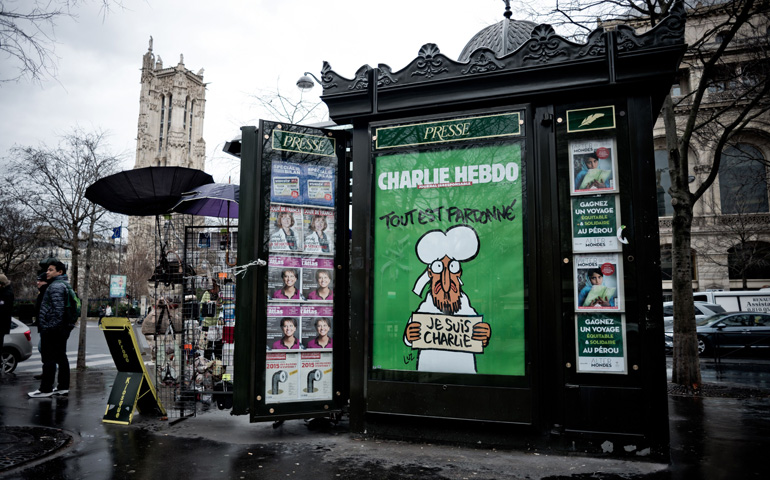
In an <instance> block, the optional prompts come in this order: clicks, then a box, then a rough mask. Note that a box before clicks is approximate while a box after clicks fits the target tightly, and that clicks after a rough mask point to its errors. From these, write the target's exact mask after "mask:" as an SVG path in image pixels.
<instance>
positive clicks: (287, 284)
mask: <svg viewBox="0 0 770 480" xmlns="http://www.w3.org/2000/svg"><path fill="white" fill-rule="evenodd" d="M301 260H302V259H300V258H299V257H287V256H282V255H270V257H268V260H267V289H268V299H269V300H276V301H286V302H291V301H302V300H305V297H304V296H303V295H302V284H301V278H302V277H301V275H302V268H301V264H302V263H301Z"/></svg>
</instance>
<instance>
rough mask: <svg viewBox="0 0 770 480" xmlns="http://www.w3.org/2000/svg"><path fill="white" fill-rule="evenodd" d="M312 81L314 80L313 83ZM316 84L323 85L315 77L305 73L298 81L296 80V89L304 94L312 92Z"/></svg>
mask: <svg viewBox="0 0 770 480" xmlns="http://www.w3.org/2000/svg"><path fill="white" fill-rule="evenodd" d="M311 77H312V78H311ZM313 80H315V83H313ZM316 83H317V84H318V85H323V84H322V83H321V81H320V80H318V78H316V76H315V75H313V74H312V73H310V72H305V73H304V74H303V75H302V76H301V77H299V80H297V88H299V89H300V90H302V91H303V92H306V91H308V90H312V89H313V87H314V86H315V84H316Z"/></svg>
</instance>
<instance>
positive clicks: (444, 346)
mask: <svg viewBox="0 0 770 480" xmlns="http://www.w3.org/2000/svg"><path fill="white" fill-rule="evenodd" d="M684 50H685V45H684V11H683V7H682V4H681V3H677V4H676V5H675V7H674V8H673V9H672V12H671V13H670V15H669V16H668V17H666V18H664V19H663V20H662V21H661V22H660V23H659V24H658V25H657V26H656V27H655V28H653V29H652V30H650V31H648V32H646V33H643V34H637V33H636V32H635V31H634V30H633V29H631V28H629V27H627V26H624V25H617V26H615V27H612V28H609V27H608V28H600V29H598V30H596V31H594V32H592V33H591V34H590V35H589V36H588V38H587V42H586V43H585V44H576V43H572V42H570V41H568V40H565V39H563V38H561V37H559V36H557V35H556V34H555V32H554V30H553V29H552V28H551V27H550V26H548V25H534V24H532V23H529V22H517V21H513V20H510V18H506V19H504V20H503V21H502V22H501V23H500V24H497V25H493V26H490V27H489V28H487V29H485V30H482V31H481V32H479V34H478V35H477V36H476V37H474V39H472V40H471V42H470V43H469V44H468V46H467V47H466V49H465V51H464V52H463V54H461V56H460V58H459V59H458V60H457V61H455V60H452V59H450V58H448V57H446V56H444V55H443V54H442V53H441V52H440V51H439V48H438V47H437V46H436V45H434V44H426V45H424V46H423V47H422V48H420V50H419V53H418V56H417V58H415V59H414V60H413V61H412V62H411V63H410V64H409V65H407V66H406V67H405V68H403V69H401V70H399V71H396V72H393V71H392V70H391V69H390V67H388V66H387V65H383V64H380V65H379V66H377V67H376V68H372V67H370V66H368V65H365V66H363V67H361V68H360V69H359V70H358V71H357V72H356V73H355V76H354V78H353V79H348V78H345V77H342V76H340V75H338V74H337V73H336V72H334V71H333V70H332V69H331V67H330V65H329V64H328V63H324V66H323V70H322V72H321V81H322V84H323V96H322V99H323V101H324V102H325V103H326V104H327V105H328V107H329V114H330V117H331V119H332V120H334V122H336V123H337V124H338V125H351V126H352V127H350V128H349V129H347V130H324V129H313V128H308V127H300V126H293V125H285V124H280V123H277V122H262V123H260V126H259V128H255V127H244V128H243V129H242V135H243V140H242V142H243V143H242V152H241V156H242V162H243V167H242V177H241V195H242V197H241V210H240V212H241V217H240V232H241V235H239V242H240V244H239V249H238V252H239V258H238V263H239V264H241V265H245V264H250V263H251V264H255V263H256V262H260V261H261V262H260V263H264V265H263V266H257V267H254V268H251V269H249V273H247V274H246V276H245V280H244V281H240V282H239V283H238V289H239V292H238V295H237V298H238V305H237V309H238V310H237V311H238V317H239V318H240V319H242V320H241V321H239V322H238V323H237V327H236V328H238V331H237V332H236V334H237V335H238V338H239V341H238V343H237V348H236V352H235V355H236V373H237V377H238V378H241V379H243V378H248V379H249V382H241V383H239V384H238V385H236V387H235V388H236V392H235V406H234V409H233V413H235V414H245V413H248V414H249V415H250V418H251V420H252V421H265V420H280V419H286V418H297V417H313V416H319V415H325V414H329V413H333V412H339V411H345V410H346V411H347V412H348V413H349V416H350V428H351V430H352V431H354V432H357V433H367V434H372V435H383V436H389V437H395V438H401V439H414V440H425V441H450V442H454V441H468V442H472V443H474V444H478V443H479V442H480V443H481V444H487V445H503V446H508V447H514V448H517V447H522V448H523V447H528V446H537V447H538V448H552V449H554V450H557V451H580V452H595V453H604V454H611V455H615V456H629V457H635V458H639V457H646V458H654V459H666V458H667V456H668V415H667V396H666V375H665V356H664V352H663V342H662V340H661V339H662V337H663V335H662V327H663V326H662V312H661V308H662V307H661V304H662V301H661V287H660V285H661V283H660V281H659V279H660V259H659V248H658V244H659V243H658V218H657V209H656V189H655V169H654V159H653V142H652V140H653V139H652V131H653V124H654V122H655V118H656V116H657V114H658V112H659V111H660V108H661V105H662V102H663V100H664V98H665V96H666V94H667V93H668V90H669V88H670V86H671V84H672V81H673V78H674V76H675V74H676V71H677V68H678V65H679V62H680V60H681V58H682V55H683V53H684ZM346 148H349V154H350V158H351V159H352V160H349V159H347V158H346V157H345V152H346ZM349 174H350V176H351V177H352V178H350V177H349ZM349 199H350V202H351V204H352V221H351V222H350V223H351V225H352V229H351V235H350V237H349V236H348V222H349V220H348V203H349ZM243 320H245V321H243ZM241 339H244V340H243V341H242V340H241ZM463 439H464V440H463Z"/></svg>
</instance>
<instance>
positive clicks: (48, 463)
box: [0, 361, 770, 480]
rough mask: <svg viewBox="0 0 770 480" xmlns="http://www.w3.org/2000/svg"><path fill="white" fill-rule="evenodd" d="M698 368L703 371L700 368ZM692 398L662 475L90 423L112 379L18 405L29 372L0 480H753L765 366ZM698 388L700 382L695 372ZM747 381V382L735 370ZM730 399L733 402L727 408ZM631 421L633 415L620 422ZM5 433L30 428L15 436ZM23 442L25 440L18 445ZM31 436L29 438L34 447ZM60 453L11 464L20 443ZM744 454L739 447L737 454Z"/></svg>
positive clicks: (193, 426) (253, 430) (724, 377)
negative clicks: (45, 442)
mask: <svg viewBox="0 0 770 480" xmlns="http://www.w3.org/2000/svg"><path fill="white" fill-rule="evenodd" d="M706 362H707V361H706ZM723 367H724V368H723V369H722V371H720V372H716V371H715V370H714V373H713V378H714V380H713V383H707V385H706V386H707V388H705V389H704V391H705V392H706V394H707V395H709V394H710V393H709V391H716V392H719V395H718V396H706V397H695V398H693V397H688V396H679V395H670V396H669V418H670V425H671V430H670V431H671V458H672V463H671V465H665V464H660V463H650V462H649V461H639V462H636V461H624V460H616V459H610V458H601V457H582V456H566V455H554V454H553V453H552V452H545V451H535V450H532V451H527V452H520V451H501V450H496V449H492V448H484V447H483V446H480V447H479V448H471V447H457V446H448V445H432V444H420V443H409V442H405V441H389V440H381V439H372V438H366V437H364V436H359V435H355V434H350V433H349V431H348V426H347V421H346V419H343V421H342V422H340V423H339V424H338V425H327V426H326V427H327V428H321V429H313V428H311V427H315V426H316V425H315V424H312V425H309V424H307V423H306V422H305V421H303V420H294V421H287V422H286V423H284V424H283V425H282V426H280V427H278V428H275V429H274V428H273V425H272V424H270V423H257V424H249V422H248V419H247V417H245V416H238V417H234V416H230V415H229V412H227V411H220V410H217V409H216V407H215V406H212V407H211V408H210V409H209V410H208V411H206V412H203V413H201V414H199V415H198V416H197V417H194V418H189V419H184V420H179V419H174V418H171V421H165V422H164V421H159V420H157V419H156V418H148V417H144V416H142V415H139V414H137V415H136V416H135V417H134V421H133V424H132V425H129V426H121V425H110V424H104V423H102V422H101V417H102V415H103V412H104V408H105V406H106V404H107V396H108V394H109V390H110V387H111V384H112V380H113V379H114V377H115V372H114V370H106V369H105V370H96V369H94V370H89V371H87V372H85V373H78V372H75V371H73V382H72V390H71V392H70V395H69V398H67V397H53V398H50V399H28V398H27V397H26V392H28V391H31V390H34V389H35V388H36V382H35V381H34V380H33V379H32V375H31V374H25V375H19V376H18V377H16V378H11V379H7V380H5V381H4V382H2V385H0V388H2V389H3V392H2V395H0V452H3V454H2V456H0V459H2V460H3V461H2V462H0V477H1V478H10V479H17V478H18V479H22V478H24V479H27V478H46V479H75V478H77V479H84V478H92V479H108V478H112V479H121V478H132V479H142V480H144V479H154V478H157V479H163V480H171V479H176V478H180V479H186V480H189V479H190V477H192V476H194V477H195V478H201V479H203V478H238V479H240V478H245V479H248V478H259V479H274V478H275V479H277V478H282V479H285V478H298V479H313V480H321V479H326V478H333V479H336V478H343V479H345V478H349V479H358V480H363V479H410V478H414V479H418V478H419V479H424V478H428V479H466V478H470V479H524V478H528V479H545V478H548V479H566V478H572V479H580V478H582V479H586V478H591V479H604V480H609V479H621V478H622V479H655V480H658V479H688V480H689V479H692V478H700V479H709V480H710V479H734V478H751V477H757V476H759V475H760V474H762V475H765V474H766V473H767V472H768V467H767V464H766V460H765V458H764V455H762V454H761V453H759V452H763V451H765V450H767V448H768V447H770V397H769V396H768V395H769V393H770V389H764V390H762V389H758V388H755V387H754V386H753V384H752V383H749V382H758V383H760V384H764V385H766V384H767V382H768V379H770V361H765V362H763V363H749V362H730V363H728V364H725V363H724V362H723ZM702 368H703V371H704V381H706V382H711V381H710V380H706V379H707V378H710V376H711V375H712V373H709V372H710V371H712V370H713V369H711V368H710V367H709V366H708V365H707V364H704V365H703V367H702ZM747 371H748V372H747ZM730 392H737V393H738V396H739V397H740V398H733V397H732V396H731V395H732V394H731V393H730ZM629 413H630V414H633V412H629ZM11 427H35V428H34V429H29V431H26V432H25V431H22V432H21V433H19V432H20V430H19V429H18V428H16V429H14V428H11ZM24 435H26V437H25V436H24ZM35 435H37V437H36V438H35ZM62 437H63V438H65V440H66V442H67V443H66V445H63V446H61V447H59V448H58V450H55V451H53V449H51V448H48V447H47V448H48V450H45V451H41V452H39V453H40V456H39V457H38V458H36V459H26V462H25V463H24V464H23V465H18V463H19V462H16V464H17V466H13V465H11V463H12V462H13V461H14V459H13V458H9V457H12V455H14V454H15V452H13V451H12V450H14V448H15V447H17V446H20V445H22V443H23V442H24V441H25V439H26V440H27V441H32V440H34V441H37V440H41V439H46V440H48V441H51V442H53V441H55V440H56V439H61V438H62ZM749 447H750V448H749Z"/></svg>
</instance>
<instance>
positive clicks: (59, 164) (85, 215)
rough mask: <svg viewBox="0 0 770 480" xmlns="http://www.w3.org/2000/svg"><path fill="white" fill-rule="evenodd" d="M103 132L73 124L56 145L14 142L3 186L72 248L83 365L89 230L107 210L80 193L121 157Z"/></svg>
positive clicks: (112, 169) (82, 363) (80, 363)
mask: <svg viewBox="0 0 770 480" xmlns="http://www.w3.org/2000/svg"><path fill="white" fill-rule="evenodd" d="M104 137H105V135H104V133H101V132H97V133H85V132H83V131H81V130H78V129H75V130H74V131H73V132H72V133H70V134H69V135H66V136H64V137H63V138H62V140H61V142H60V144H59V145H58V146H57V147H47V146H41V147H38V148H35V147H17V148H14V149H13V150H11V155H12V158H11V159H10V162H9V163H10V166H9V168H8V175H7V176H6V178H5V184H6V188H8V190H9V191H11V192H13V194H14V195H15V196H16V197H17V198H19V200H20V202H21V203H22V204H23V205H24V206H25V207H26V208H27V209H29V211H30V212H31V213H32V215H34V216H35V217H36V218H37V219H38V220H39V221H40V222H42V223H43V224H45V225H47V226H48V227H49V228H48V231H49V233H50V234H51V236H52V237H53V238H54V239H55V241H57V242H59V244H60V245H62V246H64V247H65V248H67V249H69V250H70V251H71V252H72V265H71V267H70V272H71V278H72V287H73V288H74V289H75V290H77V291H79V292H80V293H79V295H80V297H81V299H83V300H84V302H83V309H82V312H81V323H80V343H79V347H78V368H85V338H86V318H87V312H88V302H87V299H88V298H89V297H90V292H89V286H90V285H89V282H90V278H91V275H90V264H89V262H90V260H91V255H92V252H93V244H94V232H95V230H96V229H97V225H98V222H99V221H100V220H101V219H102V218H103V217H104V216H105V215H106V214H107V210H105V209H104V208H102V207H100V206H99V205H97V204H95V203H92V202H90V201H89V200H87V199H86V197H85V192H86V188H87V187H88V186H89V185H91V184H92V183H94V182H95V181H96V180H98V179H100V178H101V177H103V176H106V175H109V174H111V173H113V172H115V171H116V169H117V166H118V163H119V162H120V158H119V157H117V156H115V155H113V154H111V153H109V151H107V147H106V145H105V138H104ZM84 239H85V241H86V252H85V254H86V255H85V256H86V258H85V260H86V274H85V276H84V277H85V278H84V282H83V283H84V285H83V288H82V289H79V288H78V284H79V280H80V278H79V274H80V272H79V270H80V256H81V241H83V240H84Z"/></svg>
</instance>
